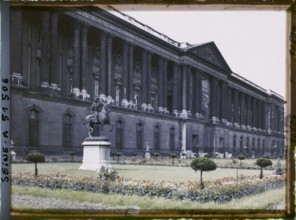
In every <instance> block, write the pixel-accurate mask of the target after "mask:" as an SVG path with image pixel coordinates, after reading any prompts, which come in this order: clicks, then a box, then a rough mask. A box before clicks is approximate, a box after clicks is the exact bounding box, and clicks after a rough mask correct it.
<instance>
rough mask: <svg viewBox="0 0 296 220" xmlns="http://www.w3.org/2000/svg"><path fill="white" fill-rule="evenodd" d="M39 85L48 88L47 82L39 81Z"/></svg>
mask: <svg viewBox="0 0 296 220" xmlns="http://www.w3.org/2000/svg"><path fill="white" fill-rule="evenodd" d="M40 86H41V87H42V88H48V87H49V83H48V82H41V84H40Z"/></svg>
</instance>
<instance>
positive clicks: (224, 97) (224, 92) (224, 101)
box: [221, 81, 227, 120]
mask: <svg viewBox="0 0 296 220" xmlns="http://www.w3.org/2000/svg"><path fill="white" fill-rule="evenodd" d="M221 93H222V94H221V95H222V100H221V110H222V112H221V116H222V118H221V119H223V120H227V85H226V83H225V82H224V81H223V82H221Z"/></svg>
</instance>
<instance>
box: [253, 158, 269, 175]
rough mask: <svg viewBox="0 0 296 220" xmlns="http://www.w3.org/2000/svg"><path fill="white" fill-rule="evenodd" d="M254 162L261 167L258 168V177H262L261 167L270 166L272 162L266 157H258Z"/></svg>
mask: <svg viewBox="0 0 296 220" xmlns="http://www.w3.org/2000/svg"><path fill="white" fill-rule="evenodd" d="M256 164H257V165H258V166H259V167H260V168H261V169H260V176H259V177H260V179H262V178H263V168H264V167H268V166H271V165H272V162H271V160H270V159H267V158H260V159H258V160H257V162H256Z"/></svg>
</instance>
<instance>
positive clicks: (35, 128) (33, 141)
mask: <svg viewBox="0 0 296 220" xmlns="http://www.w3.org/2000/svg"><path fill="white" fill-rule="evenodd" d="M28 113H29V115H28V116H29V117H28V118H29V121H28V146H29V148H37V147H39V126H40V110H38V109H37V108H35V107H33V108H31V109H30V110H29V112H28Z"/></svg>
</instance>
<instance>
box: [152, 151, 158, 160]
mask: <svg viewBox="0 0 296 220" xmlns="http://www.w3.org/2000/svg"><path fill="white" fill-rule="evenodd" d="M159 156H160V153H158V152H155V153H153V157H154V158H155V161H157V158H158V157H159Z"/></svg>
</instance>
